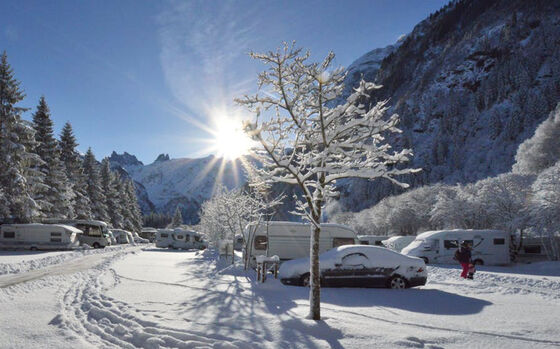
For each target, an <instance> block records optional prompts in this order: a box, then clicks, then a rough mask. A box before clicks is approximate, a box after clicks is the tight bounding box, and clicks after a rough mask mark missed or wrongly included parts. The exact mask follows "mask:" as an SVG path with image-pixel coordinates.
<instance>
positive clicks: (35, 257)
mask: <svg viewBox="0 0 560 349" xmlns="http://www.w3.org/2000/svg"><path fill="white" fill-rule="evenodd" d="M129 247H132V245H130V246H128V245H117V246H108V247H106V248H104V249H80V250H75V251H55V252H41V253H37V252H31V251H0V257H1V258H0V260H1V261H2V262H3V263H0V275H5V274H17V273H23V272H26V271H30V270H35V269H39V268H44V267H46V266H49V265H54V264H59V263H63V262H65V261H68V260H72V259H75V258H80V257H83V256H87V255H92V254H99V253H108V252H115V251H120V250H125V249H127V248H129Z"/></svg>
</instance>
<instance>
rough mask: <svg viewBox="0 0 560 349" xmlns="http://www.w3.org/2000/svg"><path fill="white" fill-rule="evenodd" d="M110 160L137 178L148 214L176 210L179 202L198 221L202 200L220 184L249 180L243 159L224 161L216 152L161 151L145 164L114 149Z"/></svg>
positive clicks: (188, 216) (188, 217)
mask: <svg viewBox="0 0 560 349" xmlns="http://www.w3.org/2000/svg"><path fill="white" fill-rule="evenodd" d="M109 160H110V162H111V166H112V168H113V169H120V171H125V172H126V174H127V175H128V176H129V177H130V178H132V179H133V180H134V182H135V184H136V189H137V193H138V197H139V201H140V205H141V208H142V212H143V213H144V214H148V213H150V212H159V213H168V214H173V213H174V212H175V208H176V207H177V206H179V207H180V208H181V211H182V212H181V213H182V215H183V219H184V221H185V222H186V223H197V222H198V219H199V217H198V213H199V211H200V207H201V204H202V203H203V202H204V201H206V200H207V199H209V198H210V197H211V195H212V192H213V190H214V188H215V187H216V185H217V184H221V185H224V186H225V187H227V188H230V189H231V188H236V187H240V186H242V185H244V184H245V183H246V182H247V180H246V177H245V173H244V170H243V167H242V165H241V161H235V162H229V161H228V162H223V161H222V159H220V158H216V157H214V156H208V157H205V158H200V159H188V158H182V159H170V158H169V155H167V154H160V155H159V156H158V157H157V159H156V160H155V161H154V162H153V163H151V164H148V165H144V164H143V163H142V162H140V161H138V160H137V159H136V157H135V156H133V155H130V154H128V153H124V154H117V153H115V152H113V154H111V156H110V157H109Z"/></svg>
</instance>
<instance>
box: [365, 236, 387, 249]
mask: <svg viewBox="0 0 560 349" xmlns="http://www.w3.org/2000/svg"><path fill="white" fill-rule="evenodd" d="M383 240H387V236H386V235H358V241H359V243H360V245H372V246H381V247H384V246H383Z"/></svg>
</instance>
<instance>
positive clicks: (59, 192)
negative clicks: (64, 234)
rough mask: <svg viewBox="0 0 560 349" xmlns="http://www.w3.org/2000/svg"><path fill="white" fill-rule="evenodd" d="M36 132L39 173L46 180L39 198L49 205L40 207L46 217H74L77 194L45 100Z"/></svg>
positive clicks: (35, 119)
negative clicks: (61, 152) (41, 161)
mask: <svg viewBox="0 0 560 349" xmlns="http://www.w3.org/2000/svg"><path fill="white" fill-rule="evenodd" d="M33 128H34V129H35V140H36V141H37V144H36V146H35V153H36V154H37V155H39V157H40V158H41V160H43V163H42V164H41V165H40V166H39V170H40V171H41V173H43V174H44V176H45V180H44V184H45V187H44V189H43V190H41V191H40V192H39V193H38V194H39V196H38V198H39V199H41V200H43V201H46V202H48V203H49V205H45V206H43V207H41V211H42V213H43V215H44V216H46V217H52V218H71V217H74V211H73V207H74V203H73V200H74V192H73V191H72V187H71V186H70V182H69V181H68V178H67V177H66V169H65V168H64V164H63V163H62V162H61V161H60V153H59V148H58V142H57V141H56V139H55V138H54V132H53V122H52V120H51V117H50V111H49V106H48V105H47V102H46V101H45V97H44V96H43V97H41V99H40V100H39V104H38V105H37V110H36V111H35V113H34V114H33Z"/></svg>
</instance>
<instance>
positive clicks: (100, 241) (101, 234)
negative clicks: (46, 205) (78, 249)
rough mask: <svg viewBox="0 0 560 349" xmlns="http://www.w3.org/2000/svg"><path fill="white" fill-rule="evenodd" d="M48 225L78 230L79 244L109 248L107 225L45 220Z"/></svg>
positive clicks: (78, 220) (92, 222) (81, 220)
mask: <svg viewBox="0 0 560 349" xmlns="http://www.w3.org/2000/svg"><path fill="white" fill-rule="evenodd" d="M45 221H46V222H48V223H58V224H67V225H71V226H73V227H76V228H78V229H80V230H81V231H82V232H83V234H81V235H80V236H79V237H78V239H79V240H80V243H81V244H82V245H83V244H87V245H89V246H91V247H93V248H105V247H106V246H111V236H110V235H109V229H108V228H107V223H105V222H102V221H95V220H85V219H47V220H45Z"/></svg>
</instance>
